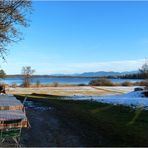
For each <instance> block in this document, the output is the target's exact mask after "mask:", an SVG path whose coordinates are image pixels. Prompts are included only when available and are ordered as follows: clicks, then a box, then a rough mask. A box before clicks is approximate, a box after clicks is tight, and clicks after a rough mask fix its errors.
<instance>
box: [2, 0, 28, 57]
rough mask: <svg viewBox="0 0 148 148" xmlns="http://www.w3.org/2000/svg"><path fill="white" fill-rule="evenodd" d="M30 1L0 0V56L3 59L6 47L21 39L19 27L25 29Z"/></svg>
mask: <svg viewBox="0 0 148 148" xmlns="http://www.w3.org/2000/svg"><path fill="white" fill-rule="evenodd" d="M28 12H29V13H30V12H31V1H30V0H0V56H1V58H3V59H5V55H6V53H7V48H6V46H7V45H8V44H9V43H11V42H16V41H18V40H20V39H21V36H20V34H21V33H20V32H19V31H18V30H19V28H18V27H19V26H20V25H21V26H24V27H26V26H27V25H28V24H27V22H28V21H27V19H26V16H27V14H28Z"/></svg>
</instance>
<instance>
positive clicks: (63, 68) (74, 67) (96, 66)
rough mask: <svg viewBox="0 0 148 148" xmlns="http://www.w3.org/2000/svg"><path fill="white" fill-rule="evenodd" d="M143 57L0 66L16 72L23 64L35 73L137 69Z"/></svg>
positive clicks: (7, 70) (141, 63) (19, 70)
mask: <svg viewBox="0 0 148 148" xmlns="http://www.w3.org/2000/svg"><path fill="white" fill-rule="evenodd" d="M144 62H145V59H138V60H124V61H106V62H89V63H62V62H61V63H59V64H57V63H56V64H54V63H42V62H40V63H29V62H27V63H7V64H4V65H3V66H2V68H4V70H5V71H6V72H7V73H8V74H16V73H17V74H18V73H20V72H21V68H22V67H23V66H31V67H32V68H33V69H35V70H36V74H55V73H59V74H63V73H64V74H72V73H82V72H96V71H118V72H122V71H132V70H138V69H139V68H140V67H141V66H142V65H143V63H144Z"/></svg>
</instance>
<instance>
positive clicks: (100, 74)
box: [6, 71, 138, 78]
mask: <svg viewBox="0 0 148 148" xmlns="http://www.w3.org/2000/svg"><path fill="white" fill-rule="evenodd" d="M135 73H138V71H125V72H114V71H109V72H106V71H98V72H84V73H80V74H52V75H33V77H108V76H111V77H112V76H113V77H114V76H123V75H126V74H135ZM6 77H7V78H9V77H10V78H13V77H14V78H18V77H20V78H21V77H22V75H19V74H16V75H7V76H6Z"/></svg>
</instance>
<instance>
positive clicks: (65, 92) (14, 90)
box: [6, 86, 131, 96]
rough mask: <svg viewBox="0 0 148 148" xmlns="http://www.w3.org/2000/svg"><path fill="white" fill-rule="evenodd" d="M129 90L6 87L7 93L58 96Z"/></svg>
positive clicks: (103, 93) (70, 87)
mask: <svg viewBox="0 0 148 148" xmlns="http://www.w3.org/2000/svg"><path fill="white" fill-rule="evenodd" d="M129 91H131V89H129V90H128V89H127V90H126V91H125V90H124V89H121V87H120V89H119V90H118V88H116V89H115V87H91V86H57V87H52V86H50V87H30V88H23V87H16V88H12V87H7V88H6V92H7V93H9V94H32V93H38V94H50V95H58V96H74V95H84V96H99V95H111V94H121V93H126V92H129Z"/></svg>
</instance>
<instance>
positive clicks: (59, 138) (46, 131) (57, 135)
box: [21, 101, 86, 147]
mask: <svg viewBox="0 0 148 148" xmlns="http://www.w3.org/2000/svg"><path fill="white" fill-rule="evenodd" d="M27 106H28V107H27V108H26V111H27V117H28V119H29V121H30V125H31V128H29V129H23V130H22V136H21V146H24V147H28V146H29V147H58V146H60V147H74V146H86V144H85V143H83V142H82V141H81V138H82V136H83V135H82V133H81V132H80V129H79V126H78V125H77V123H75V122H73V121H71V120H69V119H67V118H65V117H63V115H62V113H61V112H58V111H57V110H56V109H55V108H53V107H50V106H49V105H46V106H45V105H43V104H41V103H36V102H34V103H33V102H31V101H29V102H28V105H27Z"/></svg>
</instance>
